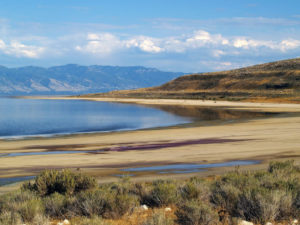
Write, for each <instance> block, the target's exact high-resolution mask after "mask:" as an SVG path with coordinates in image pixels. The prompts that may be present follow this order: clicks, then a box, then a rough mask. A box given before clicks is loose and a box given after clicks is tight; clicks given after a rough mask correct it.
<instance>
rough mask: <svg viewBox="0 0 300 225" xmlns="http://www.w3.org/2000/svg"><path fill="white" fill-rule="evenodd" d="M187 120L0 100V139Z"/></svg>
mask: <svg viewBox="0 0 300 225" xmlns="http://www.w3.org/2000/svg"><path fill="white" fill-rule="evenodd" d="M190 121H191V119H189V118H187V117H181V116H176V115H173V114H171V113H168V112H164V111H162V110H160V109H153V108H148V107H142V106H138V105H128V104H117V103H107V102H93V101H80V100H36V99H14V98H0V138H22V137H26V136H41V135H45V136H46V135H50V136H51V135H59V134H74V133H88V132H107V131H119V130H135V129H143V128H153V127H163V126H171V125H176V124H183V123H188V122H190Z"/></svg>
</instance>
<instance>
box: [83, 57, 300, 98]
mask: <svg viewBox="0 0 300 225" xmlns="http://www.w3.org/2000/svg"><path fill="white" fill-rule="evenodd" d="M89 96H95V97H98V96H102V97H103V96H107V97H135V98H136V97H138V98H186V99H187V98H189V99H190V98H191V99H215V100H220V99H223V100H247V101H249V100H254V101H257V100H262V101H283V102H295V101H296V102H298V101H300V58H296V59H290V60H283V61H277V62H272V63H265V64H260V65H255V66H250V67H245V68H241V69H235V70H230V71H220V72H211V73H201V74H192V75H185V76H182V77H179V78H177V79H175V80H172V81H170V82H168V83H166V84H163V85H161V86H158V87H153V88H144V89H137V90H133V91H115V92H109V93H105V94H92V95H89Z"/></svg>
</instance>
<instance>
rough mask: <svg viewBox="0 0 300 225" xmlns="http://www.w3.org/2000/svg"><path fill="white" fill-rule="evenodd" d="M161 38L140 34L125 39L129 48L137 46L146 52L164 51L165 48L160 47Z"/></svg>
mask: <svg viewBox="0 0 300 225" xmlns="http://www.w3.org/2000/svg"><path fill="white" fill-rule="evenodd" d="M158 42H159V40H158V39H154V38H151V37H145V36H139V37H136V38H132V39H129V40H128V41H124V44H125V46H126V47H127V48H131V47H136V48H139V49H140V50H142V51H144V52H149V53H159V52H162V51H164V49H163V48H161V47H159V43H158Z"/></svg>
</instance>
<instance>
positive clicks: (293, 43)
mask: <svg viewBox="0 0 300 225" xmlns="http://www.w3.org/2000/svg"><path fill="white" fill-rule="evenodd" d="M299 47H300V41H299V40H293V39H289V40H283V41H281V42H280V49H281V50H282V51H287V50H290V49H296V48H299Z"/></svg>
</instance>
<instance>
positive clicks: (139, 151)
mask: <svg viewBox="0 0 300 225" xmlns="http://www.w3.org/2000/svg"><path fill="white" fill-rule="evenodd" d="M85 100H87V99H85ZM92 100H95V99H92ZM106 100H109V99H106ZM49 101H51V100H49ZM140 101H141V100H138V101H137V103H141V102H140ZM157 101H158V102H159V100H157ZM132 103H134V102H131V104H132ZM162 103H165V102H164V101H162ZM192 103H194V104H192ZM144 105H145V104H144ZM177 105H179V106H176V104H153V102H151V104H150V105H146V106H147V107H153V106H154V107H160V109H161V110H166V111H168V113H173V115H175V116H185V117H189V118H194V120H193V122H192V123H188V124H182V125H173V126H169V127H156V128H151V129H141V130H132V131H117V132H105V133H90V134H73V135H65V136H53V137H35V138H29V139H10V140H1V141H0V154H10V153H14V154H16V153H17V154H19V155H18V156H16V157H1V158H0V161H1V163H0V178H11V177H25V176H26V177H28V176H35V175H36V174H38V173H39V172H40V171H42V170H44V169H62V168H70V169H73V170H80V171H83V172H86V173H89V174H91V175H93V176H96V177H97V179H98V181H99V183H103V182H110V181H116V180H118V179H119V178H118V177H117V176H116V175H122V176H126V175H128V171H126V169H128V168H136V167H152V166H167V165H174V164H177V165H180V164H211V163H222V162H230V161H238V160H254V161H259V162H260V163H259V164H253V165H252V164H250V165H245V166H241V168H242V169H252V170H256V169H262V168H266V166H267V164H268V163H269V162H270V161H272V160H286V159H293V160H295V163H296V164H299V163H300V160H299V157H300V129H299V127H300V126H299V125H300V115H299V112H300V106H299V105H296V104H264V103H259V104H258V103H252V104H251V103H243V102H241V103H237V102H234V103H232V104H230V102H226V104H225V103H224V102H205V101H201V100H199V101H195V100H194V101H193V102H187V101H185V104H180V102H177ZM185 107H186V108H185ZM199 107H200V108H201V107H202V111H201V110H200V108H199ZM203 107H204V109H205V110H203ZM201 115H202V117H201ZM241 115H243V116H241ZM203 118H205V119H203ZM209 118H210V120H209ZM60 151H70V152H72V153H71V154H47V152H60ZM26 153H31V154H26ZM32 153H36V154H32ZM60 153H63V152H60ZM22 154H24V155H22ZM233 168H234V166H229V167H218V168H209V169H207V170H205V171H202V170H201V171H195V170H190V173H171V174H170V173H153V171H143V172H139V173H138V174H135V175H134V176H132V179H134V180H153V179H157V178H178V179H181V178H186V177H189V176H194V175H195V174H197V175H198V176H209V175H212V174H223V173H225V172H226V171H229V170H232V169H233ZM124 169H125V171H124ZM1 189H3V190H4V189H5V190H7V188H1Z"/></svg>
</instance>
